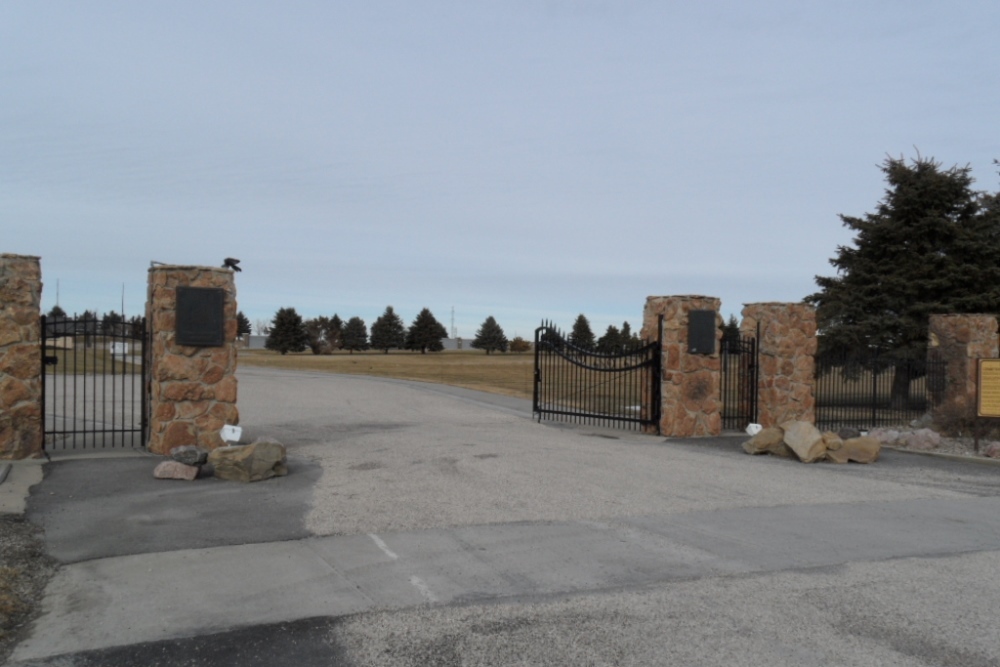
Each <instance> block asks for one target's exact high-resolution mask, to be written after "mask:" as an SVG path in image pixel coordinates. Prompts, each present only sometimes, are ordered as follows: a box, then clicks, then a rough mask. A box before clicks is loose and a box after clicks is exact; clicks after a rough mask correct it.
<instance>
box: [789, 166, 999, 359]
mask: <svg viewBox="0 0 1000 667" xmlns="http://www.w3.org/2000/svg"><path fill="white" fill-rule="evenodd" d="M881 169H882V172H883V173H884V174H885V178H886V181H887V182H888V184H889V187H888V188H887V189H886V192H885V196H884V197H883V199H882V200H881V201H880V202H879V203H878V205H877V206H876V209H875V212H874V213H868V214H866V215H865V216H864V217H861V218H857V217H851V216H846V215H841V216H840V218H841V220H842V221H843V223H844V226H845V227H848V228H850V229H851V230H853V231H854V232H856V236H855V237H854V245H853V246H840V247H839V248H838V249H837V256H836V257H834V258H833V259H831V260H830V264H832V265H833V266H834V267H835V268H836V269H837V275H836V276H833V277H822V276H817V277H816V284H817V285H819V287H820V291H819V292H817V293H815V294H812V295H810V296H809V297H807V298H806V300H807V301H810V302H812V303H813V304H815V305H816V315H817V321H818V324H819V328H820V331H821V336H820V346H821V350H820V351H821V353H823V352H832V351H837V352H856V351H858V350H862V349H865V350H872V349H878V350H881V351H883V352H887V353H890V354H891V355H892V356H895V357H898V358H912V359H923V358H924V357H925V355H926V344H927V325H928V321H929V316H930V315H931V314H933V313H995V312H1000V262H998V261H997V258H998V257H1000V215H998V210H997V208H996V207H995V200H996V195H989V196H984V195H981V194H979V193H976V192H975V191H973V190H972V183H973V179H972V176H971V175H970V168H969V167H957V166H956V167H952V168H950V169H947V170H942V169H941V165H940V163H938V162H935V161H934V160H933V159H929V158H920V157H918V158H917V159H915V160H912V161H911V162H910V163H907V162H906V161H904V160H903V159H902V158H900V159H893V158H888V159H886V161H885V163H884V164H883V165H882V168H881Z"/></svg>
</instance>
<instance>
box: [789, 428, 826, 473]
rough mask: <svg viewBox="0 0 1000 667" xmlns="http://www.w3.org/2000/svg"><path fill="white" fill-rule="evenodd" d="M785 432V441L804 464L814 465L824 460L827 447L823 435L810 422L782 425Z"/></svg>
mask: <svg viewBox="0 0 1000 667" xmlns="http://www.w3.org/2000/svg"><path fill="white" fill-rule="evenodd" d="M781 430H783V431H784V432H785V437H784V441H785V444H786V445H788V447H789V449H791V450H792V451H793V452H795V455H796V456H797V457H799V460H800V461H802V462H803V463H812V462H813V461H818V460H820V459H822V458H823V454H824V453H825V452H826V445H825V444H824V443H823V434H822V433H820V432H819V429H817V428H816V427H815V426H813V425H812V424H810V423H809V422H803V421H790V422H785V423H784V424H782V425H781Z"/></svg>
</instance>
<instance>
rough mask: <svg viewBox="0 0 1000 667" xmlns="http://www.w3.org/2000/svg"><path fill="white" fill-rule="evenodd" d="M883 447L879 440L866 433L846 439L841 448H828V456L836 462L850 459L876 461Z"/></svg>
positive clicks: (861, 461)
mask: <svg viewBox="0 0 1000 667" xmlns="http://www.w3.org/2000/svg"><path fill="white" fill-rule="evenodd" d="M881 448H882V445H881V444H880V443H879V441H878V440H876V439H875V438H873V437H871V436H867V435H866V436H862V437H860V438H850V439H848V440H844V442H843V445H841V447H840V449H835V450H828V451H827V452H826V458H828V459H829V460H831V461H833V462H834V463H847V462H848V461H854V462H856V463H874V462H875V461H877V460H878V454H879V450H880V449H881Z"/></svg>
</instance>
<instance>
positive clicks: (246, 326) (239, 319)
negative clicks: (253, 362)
mask: <svg viewBox="0 0 1000 667" xmlns="http://www.w3.org/2000/svg"><path fill="white" fill-rule="evenodd" d="M250 330H251V327H250V319H249V318H248V317H247V316H246V315H244V314H243V311H242V310H241V311H239V312H238V313H236V336H237V337H239V338H243V336H249V335H250Z"/></svg>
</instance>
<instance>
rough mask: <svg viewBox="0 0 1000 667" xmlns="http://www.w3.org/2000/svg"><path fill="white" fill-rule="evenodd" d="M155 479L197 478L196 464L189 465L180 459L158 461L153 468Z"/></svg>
mask: <svg viewBox="0 0 1000 667" xmlns="http://www.w3.org/2000/svg"><path fill="white" fill-rule="evenodd" d="M153 477H155V478H156V479H186V480H188V481H190V480H193V479H197V478H198V466H189V465H187V464H185V463H181V462H180V461H160V463H159V464H157V466H156V468H155V469H154V470H153Z"/></svg>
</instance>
